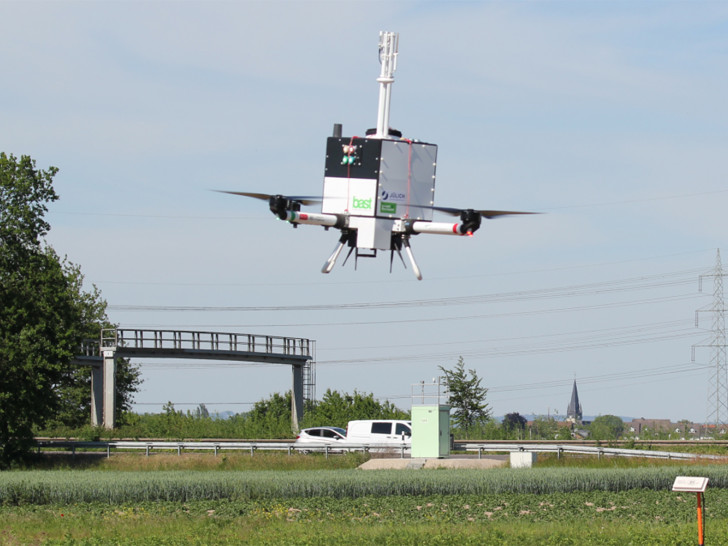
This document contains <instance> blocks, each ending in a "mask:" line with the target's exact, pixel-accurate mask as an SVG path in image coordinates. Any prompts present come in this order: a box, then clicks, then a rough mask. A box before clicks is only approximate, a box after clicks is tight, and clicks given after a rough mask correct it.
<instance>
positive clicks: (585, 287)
mask: <svg viewBox="0 0 728 546" xmlns="http://www.w3.org/2000/svg"><path fill="white" fill-rule="evenodd" d="M693 279H694V277H692V276H691V277H689V278H688V277H685V273H684V272H682V271H680V272H674V273H661V274H657V275H649V276H642V277H633V278H627V279H619V280H614V281H602V282H597V283H587V284H575V285H567V286H562V287H555V288H541V289H534V290H520V291H514V292H500V293H493V294H476V295H466V296H451V297H446V298H433V299H421V300H399V301H380V302H352V303H340V302H338V303H329V304H309V305H275V306H230V305H223V306H209V305H202V306H193V305H109V306H108V309H109V310H114V311H136V312H140V311H154V312H159V311H170V312H190V311H194V312H231V311H232V312H261V311H263V312H281V311H282V312H292V311H305V312H311V311H343V310H364V309H403V308H421V307H445V306H460V305H479V304H494V303H513V302H518V301H533V300H537V299H539V300H542V299H555V298H566V297H578V296H589V295H601V294H609V293H614V292H627V291H634V290H651V289H656V288H665V287H671V286H678V285H683V284H688V283H692V282H694V280H693Z"/></svg>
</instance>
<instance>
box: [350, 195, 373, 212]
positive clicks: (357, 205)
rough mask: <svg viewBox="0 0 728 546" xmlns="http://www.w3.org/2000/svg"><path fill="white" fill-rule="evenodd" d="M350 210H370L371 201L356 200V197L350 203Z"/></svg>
mask: <svg viewBox="0 0 728 546" xmlns="http://www.w3.org/2000/svg"><path fill="white" fill-rule="evenodd" d="M351 208H354V209H365V210H367V209H371V208H372V200H371V199H357V198H356V197H354V198H353V200H352V203H351Z"/></svg>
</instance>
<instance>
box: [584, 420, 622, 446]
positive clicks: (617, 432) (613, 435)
mask: <svg viewBox="0 0 728 546" xmlns="http://www.w3.org/2000/svg"><path fill="white" fill-rule="evenodd" d="M623 432H624V421H622V419H621V418H620V417H617V416H616V415H600V416H599V417H597V418H595V419H594V421H592V423H591V425H589V435H590V438H592V439H594V440H617V439H619V438H620V437H621V436H622V433H623Z"/></svg>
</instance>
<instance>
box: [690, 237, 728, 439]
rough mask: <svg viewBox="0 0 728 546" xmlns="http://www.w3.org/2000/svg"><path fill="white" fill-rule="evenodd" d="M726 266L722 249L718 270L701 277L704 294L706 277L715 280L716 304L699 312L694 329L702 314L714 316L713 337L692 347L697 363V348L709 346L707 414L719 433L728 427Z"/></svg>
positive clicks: (718, 253) (714, 299)
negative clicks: (709, 371) (722, 428)
mask: <svg viewBox="0 0 728 546" xmlns="http://www.w3.org/2000/svg"><path fill="white" fill-rule="evenodd" d="M725 275H726V274H725V273H724V272H723V265H722V264H721V260H720V249H718V252H717V254H716V258H715V267H714V268H713V272H712V273H710V274H707V275H700V277H699V281H698V284H699V290H700V291H701V292H702V291H703V278H704V277H712V279H713V303H712V305H711V308H710V309H703V310H698V311H696V312H695V326H696V327H697V326H698V324H699V318H700V313H701V312H707V313H712V315H713V324H712V331H711V336H710V338H709V339H708V340H706V341H704V342H703V343H698V344H696V345H693V362H694V361H695V347H710V349H711V358H710V366H711V369H712V372H711V377H710V382H709V383H708V411H707V418H706V423H707V424H714V425H715V426H716V431H717V430H718V427H719V426H721V425H726V424H728V362H727V361H726V337H725V304H724V301H723V277H724V276H725Z"/></svg>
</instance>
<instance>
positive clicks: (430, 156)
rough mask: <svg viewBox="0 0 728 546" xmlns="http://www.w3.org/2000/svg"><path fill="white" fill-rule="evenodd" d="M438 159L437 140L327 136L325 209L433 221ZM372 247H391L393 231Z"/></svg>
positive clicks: (354, 213) (375, 216)
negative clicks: (435, 142) (380, 244)
mask: <svg viewBox="0 0 728 546" xmlns="http://www.w3.org/2000/svg"><path fill="white" fill-rule="evenodd" d="M436 164H437V145H435V144H428V143H424V142H416V141H409V140H401V139H379V138H358V137H348V138H347V137H344V138H339V137H329V138H328V139H327V142H326V170H325V174H324V191H323V204H322V207H321V212H323V213H329V214H348V215H351V216H354V217H357V216H359V217H369V218H379V219H391V220H392V221H394V220H399V219H406V218H411V219H417V220H426V221H431V220H432V214H433V210H432V208H431V207H432V205H433V204H434V198H435V167H436ZM381 223H382V224H383V225H384V224H386V222H381ZM354 227H358V226H354ZM385 231H389V230H385ZM362 235H363V234H362V233H361V229H360V236H362ZM357 246H360V245H359V244H357ZM370 248H389V235H387V241H386V245H384V246H379V245H377V246H374V247H370Z"/></svg>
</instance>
